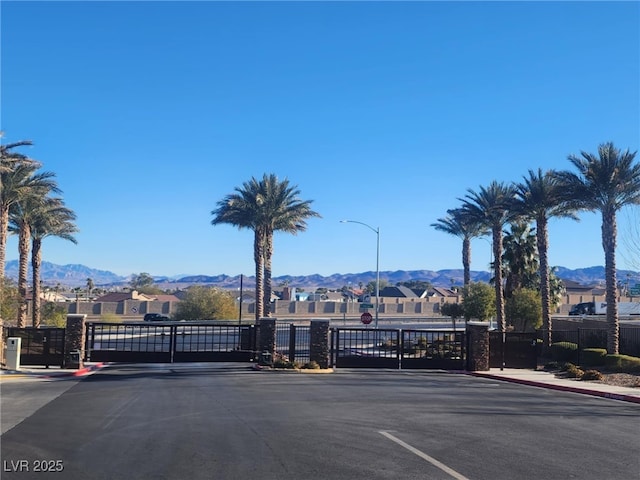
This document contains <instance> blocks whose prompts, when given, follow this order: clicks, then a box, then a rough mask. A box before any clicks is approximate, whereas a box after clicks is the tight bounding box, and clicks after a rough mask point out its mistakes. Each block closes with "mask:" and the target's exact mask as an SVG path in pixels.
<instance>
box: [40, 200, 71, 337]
mask: <svg viewBox="0 0 640 480" xmlns="http://www.w3.org/2000/svg"><path fill="white" fill-rule="evenodd" d="M75 219H76V215H75V213H74V212H73V211H72V210H70V209H69V208H67V207H65V205H64V202H63V201H62V199H60V198H49V199H47V201H46V202H45V204H44V205H43V206H42V208H41V209H39V211H38V212H37V215H35V216H34V219H33V222H32V224H31V277H32V284H33V309H32V319H31V320H32V324H33V326H34V327H36V328H38V327H40V317H41V313H40V312H41V303H40V271H41V266H42V240H43V239H44V238H46V237H58V238H62V239H63V240H68V241H70V242H72V243H74V244H76V243H78V242H77V240H76V239H75V237H74V233H77V231H78V229H77V227H76V225H75V223H74V222H75ZM59 289H60V284H57V285H56V293H57V292H58V290H59Z"/></svg>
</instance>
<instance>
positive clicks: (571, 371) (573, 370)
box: [566, 363, 584, 378]
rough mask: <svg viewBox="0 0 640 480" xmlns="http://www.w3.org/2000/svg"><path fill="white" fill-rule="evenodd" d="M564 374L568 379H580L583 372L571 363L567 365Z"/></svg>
mask: <svg viewBox="0 0 640 480" xmlns="http://www.w3.org/2000/svg"><path fill="white" fill-rule="evenodd" d="M566 372H567V376H568V377H569V378H582V376H583V375H584V371H583V370H581V369H579V368H578V367H576V366H575V365H574V364H572V363H570V364H569V366H568V367H567V370H566Z"/></svg>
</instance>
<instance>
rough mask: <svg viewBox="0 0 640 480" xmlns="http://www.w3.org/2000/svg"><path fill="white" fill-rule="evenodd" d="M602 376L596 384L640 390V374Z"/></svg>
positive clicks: (608, 374)
mask: <svg viewBox="0 0 640 480" xmlns="http://www.w3.org/2000/svg"><path fill="white" fill-rule="evenodd" d="M602 375H603V376H604V378H603V379H602V380H599V381H598V383H606V384H607V385H616V386H618V387H635V388H639V389H640V373H603V374H602Z"/></svg>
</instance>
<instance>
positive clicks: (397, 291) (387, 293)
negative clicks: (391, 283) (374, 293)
mask: <svg viewBox="0 0 640 480" xmlns="http://www.w3.org/2000/svg"><path fill="white" fill-rule="evenodd" d="M380 296H381V297H392V298H419V297H418V295H416V292H414V291H413V290H411V289H410V288H409V287H403V286H398V287H384V288H383V289H382V290H380Z"/></svg>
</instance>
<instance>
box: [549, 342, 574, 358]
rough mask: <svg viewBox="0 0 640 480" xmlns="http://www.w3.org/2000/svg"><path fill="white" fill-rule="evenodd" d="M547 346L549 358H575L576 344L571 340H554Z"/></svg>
mask: <svg viewBox="0 0 640 480" xmlns="http://www.w3.org/2000/svg"><path fill="white" fill-rule="evenodd" d="M549 348H550V351H551V358H552V359H553V360H556V361H558V362H567V361H569V360H575V359H576V357H577V354H578V344H577V343H573V342H556V343H552V344H551V347H549Z"/></svg>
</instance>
